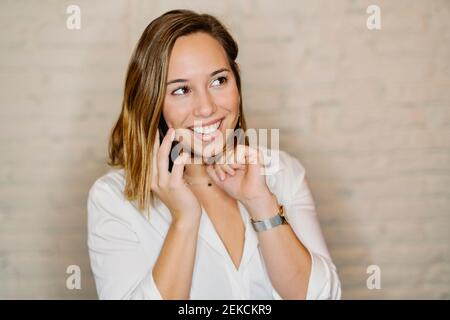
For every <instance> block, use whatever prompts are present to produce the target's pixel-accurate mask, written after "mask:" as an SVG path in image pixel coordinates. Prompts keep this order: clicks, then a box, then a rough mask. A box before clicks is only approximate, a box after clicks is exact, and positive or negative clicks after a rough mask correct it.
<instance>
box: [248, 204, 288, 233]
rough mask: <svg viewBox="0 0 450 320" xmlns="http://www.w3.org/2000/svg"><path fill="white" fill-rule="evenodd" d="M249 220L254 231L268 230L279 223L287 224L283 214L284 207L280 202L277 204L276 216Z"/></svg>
mask: <svg viewBox="0 0 450 320" xmlns="http://www.w3.org/2000/svg"><path fill="white" fill-rule="evenodd" d="M251 221H252V225H253V229H255V231H256V232H260V231H265V230H269V229H272V228H275V227H276V226H279V225H281V224H289V222H288V221H287V220H286V217H285V216H284V207H283V205H282V204H280V205H278V213H277V215H276V216H274V217H271V218H268V219H264V220H258V221H255V220H253V219H251Z"/></svg>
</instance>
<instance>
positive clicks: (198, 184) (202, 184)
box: [184, 179, 212, 187]
mask: <svg viewBox="0 0 450 320" xmlns="http://www.w3.org/2000/svg"><path fill="white" fill-rule="evenodd" d="M207 181H208V182H207V183H205V182H192V181H186V179H184V182H186V184H188V185H190V186H205V185H207V186H208V187H211V186H212V181H211V180H210V179H208V180H207Z"/></svg>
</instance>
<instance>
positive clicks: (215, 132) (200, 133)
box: [189, 118, 224, 142]
mask: <svg viewBox="0 0 450 320" xmlns="http://www.w3.org/2000/svg"><path fill="white" fill-rule="evenodd" d="M223 119H224V118H221V119H219V120H217V121H216V122H214V123H211V124H208V125H206V126H193V127H190V128H189V129H191V130H192V131H193V132H194V136H195V137H196V138H197V139H199V140H201V141H204V142H210V141H214V139H216V138H217V137H218V136H219V135H220V132H221V125H222V122H223Z"/></svg>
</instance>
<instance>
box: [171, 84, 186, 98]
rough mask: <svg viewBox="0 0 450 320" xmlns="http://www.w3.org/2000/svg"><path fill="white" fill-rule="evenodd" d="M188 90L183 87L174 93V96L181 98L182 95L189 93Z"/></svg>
mask: <svg viewBox="0 0 450 320" xmlns="http://www.w3.org/2000/svg"><path fill="white" fill-rule="evenodd" d="M188 90H189V88H188V87H187V86H182V87H180V88H178V89H176V90H174V91H172V94H173V95H174V96H181V95H183V94H185V93H187V91H188Z"/></svg>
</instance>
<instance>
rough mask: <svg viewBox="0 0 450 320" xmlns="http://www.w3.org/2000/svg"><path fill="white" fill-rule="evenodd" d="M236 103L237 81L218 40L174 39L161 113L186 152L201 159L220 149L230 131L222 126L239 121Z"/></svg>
mask: <svg viewBox="0 0 450 320" xmlns="http://www.w3.org/2000/svg"><path fill="white" fill-rule="evenodd" d="M239 104H240V95H239V91H238V88H237V85H236V79H235V77H234V74H233V72H232V70H231V67H230V65H229V63H228V59H227V55H226V53H225V50H224V49H223V47H222V46H221V45H220V43H219V42H218V41H217V40H215V39H214V38H213V37H212V36H210V35H208V34H206V33H194V34H190V35H187V36H183V37H180V38H178V39H177V40H176V42H175V44H174V47H173V49H172V53H171V56H170V60H169V70H168V75H167V86H166V93H165V99H164V105H163V116H164V119H165V120H166V122H167V125H168V127H169V128H170V127H173V128H175V129H177V130H176V137H177V140H178V141H180V142H181V144H182V146H183V147H184V148H185V150H190V151H192V152H194V154H195V155H197V156H203V157H205V158H208V157H211V156H214V155H215V154H217V153H218V152H220V151H221V150H222V149H223V147H224V145H225V141H227V139H228V136H229V135H230V134H231V133H232V130H226V129H234V128H235V126H236V123H237V121H238V114H239ZM227 131H228V132H227ZM226 134H228V136H226ZM180 137H181V138H180Z"/></svg>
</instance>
